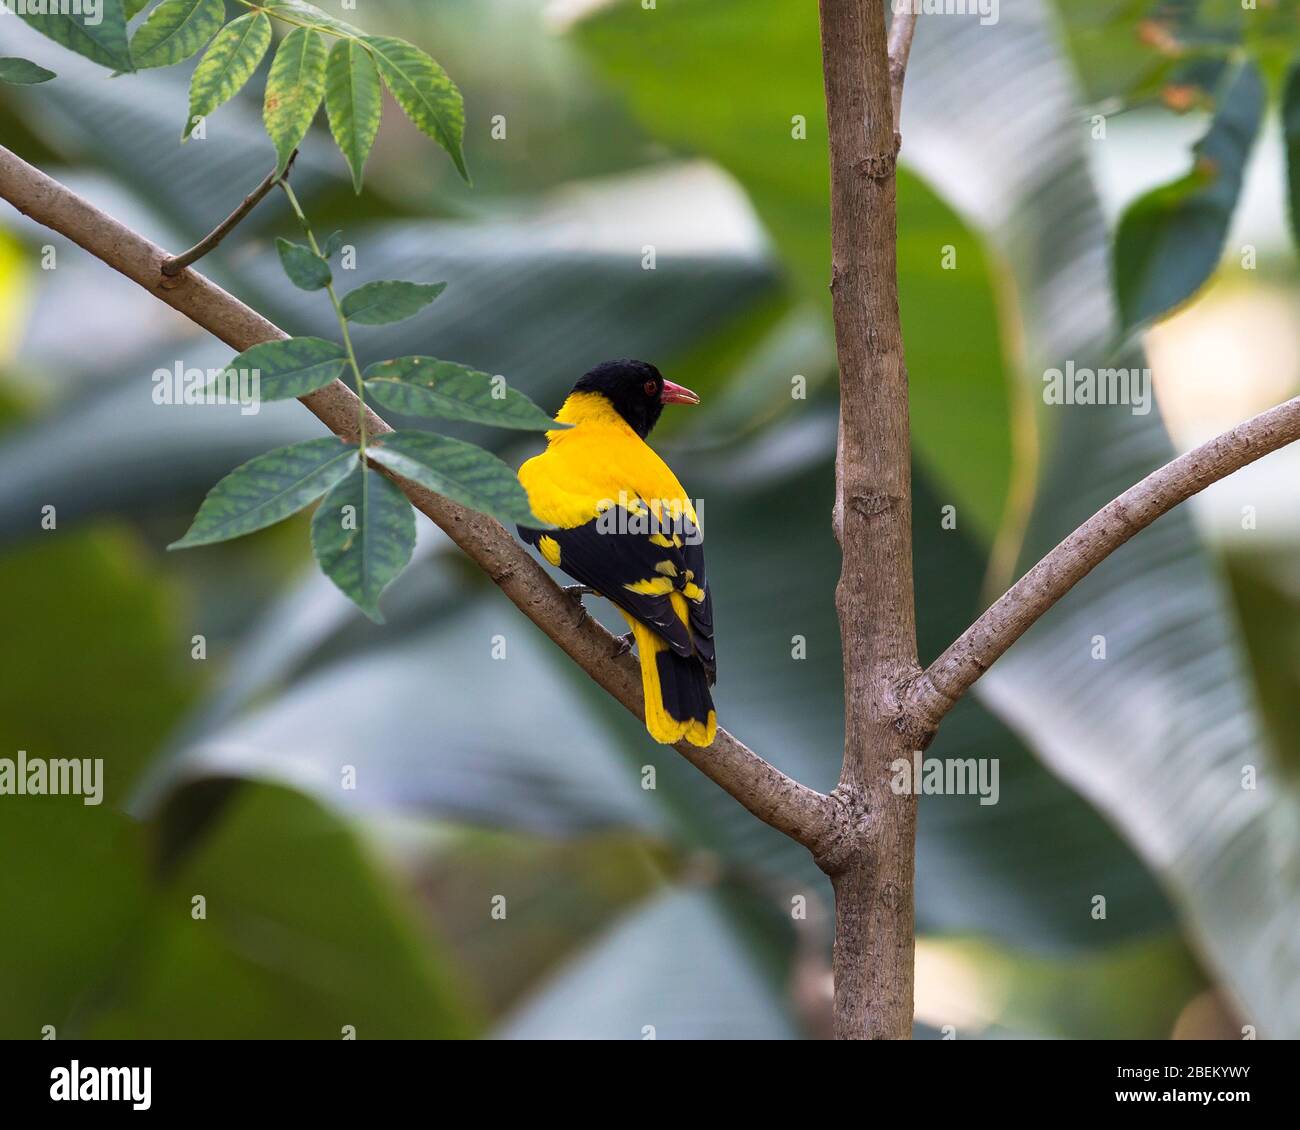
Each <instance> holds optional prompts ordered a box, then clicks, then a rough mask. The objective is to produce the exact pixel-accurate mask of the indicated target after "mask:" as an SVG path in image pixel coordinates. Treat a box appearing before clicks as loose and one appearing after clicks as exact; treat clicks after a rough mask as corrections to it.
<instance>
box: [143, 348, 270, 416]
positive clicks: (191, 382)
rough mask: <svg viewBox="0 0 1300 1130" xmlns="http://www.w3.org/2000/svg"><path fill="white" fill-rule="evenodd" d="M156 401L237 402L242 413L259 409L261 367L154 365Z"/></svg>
mask: <svg viewBox="0 0 1300 1130" xmlns="http://www.w3.org/2000/svg"><path fill="white" fill-rule="evenodd" d="M153 402H154V403H155V404H238V405H239V414H240V415H241V416H256V415H257V414H258V413H259V412H260V411H261V410H262V370H261V369H187V368H186V367H185V364H184V362H182V361H177V362H176V364H175V366H174V367H173V368H170V369H155V370H154V374H153Z"/></svg>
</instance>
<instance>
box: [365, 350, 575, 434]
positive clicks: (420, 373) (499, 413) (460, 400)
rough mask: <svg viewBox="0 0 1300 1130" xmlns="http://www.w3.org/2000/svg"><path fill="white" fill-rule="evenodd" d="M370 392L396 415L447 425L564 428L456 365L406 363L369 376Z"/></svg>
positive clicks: (429, 360)
mask: <svg viewBox="0 0 1300 1130" xmlns="http://www.w3.org/2000/svg"><path fill="white" fill-rule="evenodd" d="M365 382H366V391H367V392H368V393H370V394H371V395H372V396H373V397H374V399H375V400H376V401H377V402H378V403H380V404H382V405H383V406H384V407H385V408H389V409H391V410H392V411H394V412H399V413H401V414H402V415H405V416H432V417H436V418H438V419H442V420H471V421H473V422H475V423H478V424H490V425H492V426H493V427H497V428H518V429H520V430H521V431H550V430H551V429H553V428H561V427H563V426H564V425H563V424H557V423H556V422H555V421H554V420H552V419H551V417H550V416H548V415H547V414H546V413H545V412H543V411H542V410H541V409H540V408H538V407H537V405H536V404H534V403H533V402H532V401H531V400H529V399H528V397H526V396H525V395H524V394H523V393H522V392H518V391H516V390H515V389H513V388H511V387H510V386H509V385H507V384H506V383H505V381H504V380H502V379H500V378H498V377H491V376H489V375H488V374H487V373H480V372H479V371H478V370H476V369H471V368H468V367H467V366H465V365H458V364H456V362H454V361H439V360H437V359H436V358H433V357H400V358H398V359H397V360H395V361H381V362H379V363H378V364H376V365H371V366H370V368H368V369H367V370H366V371H365Z"/></svg>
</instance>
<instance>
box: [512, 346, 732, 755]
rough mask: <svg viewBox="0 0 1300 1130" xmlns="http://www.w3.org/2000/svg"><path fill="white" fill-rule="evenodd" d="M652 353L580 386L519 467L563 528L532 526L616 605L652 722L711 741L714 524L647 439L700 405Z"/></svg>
mask: <svg viewBox="0 0 1300 1130" xmlns="http://www.w3.org/2000/svg"><path fill="white" fill-rule="evenodd" d="M699 402H700V398H699V397H698V396H696V395H695V393H693V392H691V391H690V389H687V388H683V387H682V386H681V385H676V384H673V382H672V381H666V380H664V378H663V376H662V375H661V374H660V372H659V370H658V369H656V368H655V367H654V366H653V365H650V364H647V363H646V362H644V361H606V362H604V363H603V364H600V365H597V366H596V367H595V368H594V369H592V370H591V371H590V372H589V373H587V374H586V375H585V376H584V377H583V378H582V379H581V380H580V381H578V383H577V384H576V385H575V386H574V388H573V391H572V392H571V393H570V394H569V396H568V398H567V399H566V400H565V402H564V405H563V407H561V409H560V411H559V412H557V413H556V415H555V418H556V420H557V421H558V422H560V423H562V424H568V425H571V426H570V427H567V428H557V429H555V430H554V431H549V432H547V433H546V440H547V447H546V450H545V451H544V452H543V453H542V454H541V455H538V456H537V457H535V458H533V459H530V460H528V462H527V463H525V464H524V465H523V467H521V468H520V469H519V481H520V482H522V483H523V485H524V489H525V490H526V491H527V492H528V499H529V502H530V503H531V504H532V509H533V513H534V514H536V515H537V517H538V518H540V519H541V520H542V521H544V522H549V523H550V524H551V525H552V526H553V527H555V528H554V529H550V530H537V529H531V528H528V527H524V526H520V527H519V533H520V536H521V537H522V538H523V539H524V540H525V541H526V542H528V543H529V544H530V545H533V546H536V547H537V549H538V551H539V552H540V553H541V555H542V556H543V557H544V558H546V560H547V561H549V562H550V563H551V564H552V565H555V566H558V567H559V568H560V569H563V570H564V571H565V572H566V573H568V574H569V576H570V577H572V578H573V579H574V580H575V581H577V582H578V591H579V592H584V591H588V592H593V593H597V594H599V595H600V596H603V597H605V598H606V599H607V600H609V601H612V602H613V603H614V604H616V605H617V606H618V608H619V610H620V611H621V612H622V613H623V616H624V617H625V618H626V620H627V622H628V624H629V625H630V626H631V628H632V633H631V636H630V637H629V639H630V640H634V641H635V643H636V646H637V652H638V655H639V657H640V660H641V683H642V686H643V688H644V690H645V713H646V729H648V730H649V731H650V736H651V737H653V738H654V739H655V741H658V742H664V743H666V744H671V743H673V742H678V741H681V740H682V739H683V738H685V739H686V740H687V741H688V742H691V743H692V744H693V745H698V746H707V745H710V744H711V743H712V742H713V737H714V735H715V734H716V733H717V729H718V720H717V715H716V713H715V711H714V708H713V698H712V696H711V695H710V693H709V688H710V687H711V686H712V685H713V682H714V679H715V678H716V675H717V660H716V656H715V653H714V648H713V599H712V597H711V595H710V593H709V582H708V577H707V575H706V574H705V571H704V544H703V533H702V531H701V529H700V522H699V518H698V516H697V514H696V511H695V507H694V506H693V505H692V504H691V500H690V498H689V497H688V496H687V494H686V491H685V489H684V488H683V487H682V484H681V483H679V482H678V481H677V476H676V475H674V474H673V473H672V471H671V470H670V469H669V467H668V464H666V463H665V462H664V461H663V460H662V459H661V458H660V457H659V456H658V455H657V454H655V452H654V451H653V450H652V449H651V448H650V446H649V445H648V444H647V443H646V436H648V435H649V434H650V430H651V429H652V428H653V427H654V426H655V424H656V423H657V422H658V420H659V416H660V414H661V413H662V412H663V408H664V405H665V404H698V403H699Z"/></svg>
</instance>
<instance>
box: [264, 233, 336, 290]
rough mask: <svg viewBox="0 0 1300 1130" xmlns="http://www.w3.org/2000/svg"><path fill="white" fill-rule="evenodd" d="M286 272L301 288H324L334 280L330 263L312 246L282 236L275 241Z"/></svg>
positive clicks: (295, 284) (294, 283)
mask: <svg viewBox="0 0 1300 1130" xmlns="http://www.w3.org/2000/svg"><path fill="white" fill-rule="evenodd" d="M275 248H276V250H277V251H278V252H279V253H280V263H281V265H282V266H283V267H284V273H285V274H286V275H288V276H289V280H290V281H291V282H292V283H293V285H294V286H296V287H297V288H298V289H299V290H324V289H325V287H327V286H329V284H330V283H332V282H333V281H334V275H333V273H332V272H331V271H330V265H329V264H328V263H327V262H325V260H324V259H322V258H321V257H320V256H319V255H317V254H316V252H314V251H313V250H312V249H311V248H310V247H304V246H303V245H302V244H301V243H292V242H290V241H289V240H287V239H284V238H280V239H277V240H276V241H275Z"/></svg>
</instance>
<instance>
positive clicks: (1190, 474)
mask: <svg viewBox="0 0 1300 1130" xmlns="http://www.w3.org/2000/svg"><path fill="white" fill-rule="evenodd" d="M1297 440H1300V397H1297V398H1295V399H1294V400H1288V401H1287V402H1286V403H1285V404H1279V405H1278V406H1277V407H1276V408H1270V409H1269V410H1268V411H1267V412H1262V413H1260V415H1258V416H1255V417H1253V418H1252V419H1249V420H1247V421H1246V422H1245V423H1244V424H1239V425H1237V427H1235V428H1233V429H1232V430H1231V431H1229V432H1224V434H1223V435H1221V436H1219V437H1218V438H1217V439H1212V440H1210V441H1209V443H1205V444H1202V445H1201V446H1200V447H1198V448H1196V449H1195V450H1193V451H1189V452H1188V453H1187V454H1186V455H1182V456H1180V457H1179V458H1177V459H1175V460H1173V461H1172V462H1170V463H1166V464H1165V465H1164V466H1163V467H1161V468H1160V469H1159V470H1158V471H1153V472H1152V473H1151V474H1149V475H1148V476H1147V477H1146V478H1145V479H1143V480H1142V481H1141V482H1140V483H1138V484H1137V485H1136V486H1132V487H1130V488H1129V489H1128V490H1126V491H1125V492H1124V493H1123V494H1121V495H1120V496H1119V497H1118V498H1117V499H1115V500H1114V501H1113V502H1110V503H1108V504H1107V505H1106V506H1104V507H1102V508H1101V509H1100V510H1098V511H1097V513H1096V514H1094V515H1093V516H1092V517H1091V518H1089V519H1088V520H1087V521H1086V522H1085V523H1084V524H1083V525H1082V526H1080V527H1079V528H1078V529H1077V530H1075V531H1074V533H1072V534H1071V535H1070V536H1069V537H1067V538H1066V539H1065V540H1064V541H1063V542H1061V544H1060V545H1058V546H1057V547H1056V548H1055V549H1053V550H1052V551H1051V552H1050V553H1049V554H1048V555H1047V556H1046V557H1044V558H1043V559H1042V560H1041V561H1040V562H1039V563H1038V564H1037V565H1035V566H1034V567H1033V568H1032V569H1030V570H1029V572H1028V573H1026V574H1025V575H1024V576H1023V577H1021V579H1020V580H1019V581H1017V582H1016V583H1015V585H1013V586H1012V587H1011V589H1009V590H1008V591H1007V592H1006V593H1005V594H1004V595H1003V596H1002V597H1001V598H1000V599H999V600H998V601H997V602H996V603H995V604H993V605H992V607H990V608H989V609H988V611H987V612H985V613H984V615H983V616H981V617H980V618H979V619H978V620H976V621H975V623H974V624H972V625H971V626H970V627H969V628H968V629H967V630H966V631H965V633H964V634H963V635H962V636H961V637H960V638H959V639H958V640H956V641H955V642H954V643H953V645H952V646H951V647H949V648H948V650H947V651H945V652H944V653H943V654H942V655H940V656H939V658H938V659H936V660H935V661H934V662H933V663H932V664H930V666H929V667H928V668H927V669H926V670H925V671H924V672H923V673H922V674H921V675H919V676H917V677H915V678H913V679H910V680H908V681H907V682H906V683H905V684H904V686H903V689H902V691H901V693H900V695H899V699H900V703H901V707H902V711H901V714H900V717H899V718H898V719H897V720H896V723H895V725H896V726H897V728H899V729H900V730H902V731H903V732H904V733H910V734H911V735H912V736H914V737H915V738H916V739H917V740H918V742H920V743H921V744H924V742H925V740H926V737H927V735H929V734H932V733H933V731H934V729H935V727H937V726H938V724H939V722H940V720H941V719H942V718H943V716H944V715H945V714H947V713H948V711H949V710H951V709H952V707H953V705H954V704H955V703H956V701H957V700H958V699H959V698H960V697H961V696H962V695H963V694H964V693H965V692H966V691H968V690H969V689H970V688H971V686H972V684H974V683H975V681H976V680H977V679H978V678H979V677H980V676H981V675H982V674H984V672H985V671H987V670H988V668H989V665H990V664H992V663H993V662H994V660H996V659H997V658H998V657H999V656H1001V655H1002V653H1003V652H1005V651H1006V650H1007V648H1009V647H1010V646H1011V645H1012V644H1013V643H1015V642H1016V640H1018V639H1019V638H1020V637H1021V636H1022V635H1024V634H1025V632H1026V631H1028V630H1029V629H1030V628H1031V627H1032V626H1033V625H1034V623H1035V622H1036V621H1037V620H1038V618H1039V617H1040V616H1042V615H1043V613H1045V612H1046V611H1047V610H1048V609H1049V608H1051V607H1052V605H1054V604H1055V603H1056V602H1057V601H1058V600H1060V599H1061V597H1063V596H1064V595H1065V594H1066V593H1067V592H1069V591H1070V590H1071V589H1072V588H1074V586H1075V585H1076V584H1078V583H1079V581H1081V580H1082V579H1083V578H1084V577H1086V576H1087V575H1088V574H1089V573H1090V572H1092V570H1093V569H1095V568H1096V567H1097V566H1098V565H1100V564H1101V563H1102V562H1103V561H1104V560H1105V559H1106V558H1107V557H1109V556H1110V555H1111V554H1112V553H1113V552H1114V551H1115V550H1117V549H1118V548H1119V547H1120V546H1121V545H1123V544H1124V543H1125V542H1126V541H1128V540H1129V538H1131V537H1133V535H1134V534H1137V533H1139V532H1140V531H1142V530H1144V529H1146V528H1147V526H1149V525H1151V523H1152V522H1154V521H1155V520H1156V519H1157V518H1159V517H1160V516H1161V515H1162V514H1167V513H1168V512H1169V511H1170V510H1172V509H1173V508H1174V507H1175V506H1177V505H1178V504H1179V503H1180V502H1185V501H1186V500H1187V499H1189V498H1191V497H1192V495H1194V494H1199V493H1200V492H1201V491H1203V490H1204V489H1205V488H1206V487H1208V486H1210V485H1211V484H1212V483H1217V482H1218V481H1219V480H1220V479H1222V478H1226V477H1227V476H1228V475H1231V474H1232V473H1233V472H1234V471H1239V470H1241V468H1242V467H1246V466H1249V465H1250V464H1251V463H1254V462H1256V461H1257V460H1259V459H1262V458H1263V457H1264V456H1265V455H1269V454H1271V453H1272V452H1274V451H1277V450H1278V449H1279V448H1282V447H1286V446H1287V445H1288V444H1291V443H1295V442H1296V441H1297Z"/></svg>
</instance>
